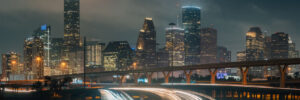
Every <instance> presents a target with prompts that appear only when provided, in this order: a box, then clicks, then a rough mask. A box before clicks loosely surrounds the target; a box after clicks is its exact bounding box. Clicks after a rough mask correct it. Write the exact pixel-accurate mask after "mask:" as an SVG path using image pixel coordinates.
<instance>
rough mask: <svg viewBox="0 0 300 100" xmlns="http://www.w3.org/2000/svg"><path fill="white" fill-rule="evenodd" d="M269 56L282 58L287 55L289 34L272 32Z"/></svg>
mask: <svg viewBox="0 0 300 100" xmlns="http://www.w3.org/2000/svg"><path fill="white" fill-rule="evenodd" d="M271 50H272V52H271V58H272V59H284V58H288V57H289V35H288V34H286V33H283V32H277V33H274V34H272V42H271Z"/></svg>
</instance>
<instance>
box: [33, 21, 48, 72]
mask: <svg viewBox="0 0 300 100" xmlns="http://www.w3.org/2000/svg"><path fill="white" fill-rule="evenodd" d="M50 35H51V27H50V26H49V25H47V24H44V25H41V26H40V27H39V28H38V29H36V30H35V31H34V33H33V37H39V38H41V39H42V41H43V43H44V58H45V59H43V60H44V66H45V67H50V49H51V48H50V45H51V37H50Z"/></svg>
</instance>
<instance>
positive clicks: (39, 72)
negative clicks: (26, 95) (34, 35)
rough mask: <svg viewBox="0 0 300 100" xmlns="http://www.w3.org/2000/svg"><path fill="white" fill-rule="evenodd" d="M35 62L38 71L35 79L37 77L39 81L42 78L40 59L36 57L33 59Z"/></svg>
mask: <svg viewBox="0 0 300 100" xmlns="http://www.w3.org/2000/svg"><path fill="white" fill-rule="evenodd" d="M35 61H36V63H37V69H38V71H37V77H38V79H40V78H41V77H42V71H43V70H42V66H41V61H42V58H41V57H39V56H38V57H36V58H35Z"/></svg>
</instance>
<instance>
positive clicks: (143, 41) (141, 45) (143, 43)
mask: <svg viewBox="0 0 300 100" xmlns="http://www.w3.org/2000/svg"><path fill="white" fill-rule="evenodd" d="M135 59H136V60H135V61H136V63H137V67H138V68H149V67H155V66H156V64H157V62H156V61H157V57H156V31H155V28H154V24H153V21H152V18H149V17H147V18H145V20H144V25H143V28H142V29H141V30H140V34H139V37H138V40H137V45H136V58H135Z"/></svg>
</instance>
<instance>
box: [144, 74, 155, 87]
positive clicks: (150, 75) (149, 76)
mask: <svg viewBox="0 0 300 100" xmlns="http://www.w3.org/2000/svg"><path fill="white" fill-rule="evenodd" d="M145 74H146V77H147V79H148V84H149V85H150V84H151V80H152V76H153V72H146V73H145Z"/></svg>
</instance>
